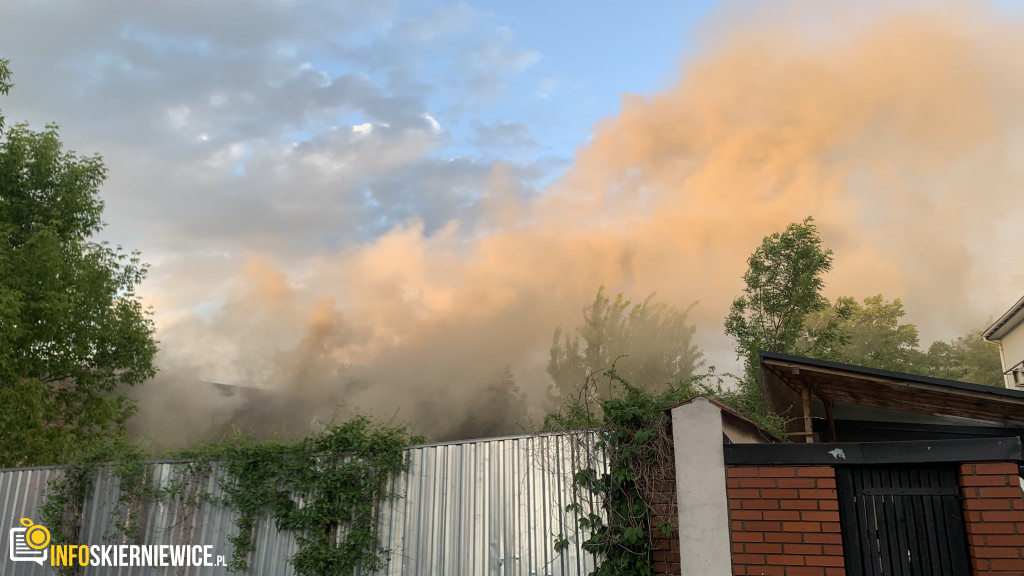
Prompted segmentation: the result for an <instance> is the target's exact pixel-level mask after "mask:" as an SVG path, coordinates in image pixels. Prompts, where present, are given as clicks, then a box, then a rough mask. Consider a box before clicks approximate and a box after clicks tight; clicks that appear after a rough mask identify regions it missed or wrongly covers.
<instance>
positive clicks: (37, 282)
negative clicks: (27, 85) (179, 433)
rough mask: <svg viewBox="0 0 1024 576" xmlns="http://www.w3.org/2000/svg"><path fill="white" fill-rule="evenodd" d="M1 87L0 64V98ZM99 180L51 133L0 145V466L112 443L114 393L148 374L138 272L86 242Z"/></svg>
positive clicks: (97, 222) (3, 70)
mask: <svg viewBox="0 0 1024 576" xmlns="http://www.w3.org/2000/svg"><path fill="white" fill-rule="evenodd" d="M8 80H9V74H8V68H7V62H6V61H0V91H2V92H4V93H6V91H7V89H8V88H9V87H10V84H9V82H8ZM0 120H2V118H0ZM105 176H106V169H105V168H104V166H103V162H102V160H101V158H100V157H99V156H90V157H80V156H77V155H75V154H74V153H73V152H68V151H66V150H64V148H63V146H62V144H61V142H60V139H59V138H58V134H57V128H56V126H52V125H51V126H47V127H46V129H45V130H44V131H42V132H33V131H31V130H29V128H28V127H27V126H26V125H24V124H16V125H13V126H11V127H10V128H9V129H8V130H7V131H6V132H5V133H4V134H3V135H2V139H0V430H3V434H2V435H0V466H15V465H31V464H49V463H55V462H60V461H62V460H64V459H66V458H70V457H72V456H74V455H75V454H76V453H77V452H79V451H81V450H84V449H87V448H88V447H89V446H90V445H91V444H92V443H95V442H99V441H102V440H103V439H105V438H107V437H109V436H110V435H112V434H115V433H117V432H118V431H119V430H121V429H122V428H123V426H124V423H125V422H126V420H127V419H128V418H129V417H130V416H131V415H132V414H133V413H134V404H133V402H132V401H131V400H130V399H129V398H128V397H127V396H126V395H125V394H124V393H123V390H124V387H130V386H134V385H137V384H139V383H141V382H143V381H144V380H146V379H148V378H150V377H152V376H153V375H154V373H155V369H154V366H153V358H154V355H155V353H156V343H155V341H154V339H153V322H152V320H151V319H150V316H149V314H148V313H147V311H146V310H144V309H143V306H142V304H141V303H140V301H139V299H138V297H137V296H136V294H135V292H134V290H135V287H136V286H137V285H138V284H139V283H140V282H141V281H142V279H143V277H144V276H145V273H146V266H145V265H144V264H142V263H141V262H140V261H139V259H138V255H137V254H136V253H125V252H123V251H122V250H121V249H120V248H112V247H110V246H108V245H107V244H105V243H99V242H96V241H95V240H94V239H93V237H94V236H95V234H96V233H97V232H99V231H100V230H101V229H102V227H103V222H102V220H101V216H102V212H103V201H102V200H101V199H100V197H99V187H100V185H101V184H102V182H103V181H104V179H105Z"/></svg>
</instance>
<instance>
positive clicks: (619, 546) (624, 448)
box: [545, 367, 785, 576]
mask: <svg viewBox="0 0 1024 576" xmlns="http://www.w3.org/2000/svg"><path fill="white" fill-rule="evenodd" d="M601 376H602V377H604V378H607V379H608V386H607V387H606V388H605V389H610V390H612V396H611V397H610V398H606V399H603V400H601V399H596V398H594V396H593V391H594V390H596V389H598V387H596V386H593V385H592V383H593V380H594V378H595V375H591V376H588V378H587V381H586V382H585V383H584V385H583V386H582V387H581V389H580V390H579V391H578V394H577V395H575V396H573V397H570V398H569V399H567V401H566V403H565V404H564V405H563V407H562V410H560V411H559V412H558V413H555V414H551V415H549V416H548V417H547V418H546V419H545V428H546V429H549V430H557V429H580V428H588V429H592V428H596V429H597V430H598V432H597V441H596V442H595V445H594V447H595V448H596V449H597V450H600V451H602V452H604V454H605V461H606V462H607V468H600V467H597V466H592V465H591V466H584V467H581V468H580V469H578V470H575V471H574V473H573V483H574V485H575V487H576V488H577V491H576V493H577V498H576V500H575V501H573V502H571V503H570V504H568V505H567V506H566V512H569V513H571V514H572V515H573V516H574V517H575V518H576V524H577V527H578V528H579V529H580V530H581V532H582V533H583V534H585V535H587V536H586V539H585V540H584V541H583V542H582V544H581V547H582V548H583V550H584V551H586V552H589V553H591V554H594V555H595V557H596V558H597V566H596V568H595V569H594V571H593V572H592V573H591V574H592V576H652V575H653V574H654V554H653V551H654V546H653V543H654V539H655V538H657V537H658V536H659V535H662V536H666V537H669V536H672V534H673V532H674V530H675V528H674V526H673V525H672V524H670V523H667V522H664V521H660V520H658V521H656V520H655V518H656V517H657V515H656V514H655V501H656V500H657V498H656V497H655V493H656V492H658V488H659V487H661V486H664V485H665V484H666V483H670V482H672V478H673V473H674V463H673V453H672V438H671V435H670V432H669V423H670V420H669V417H668V415H667V414H666V413H665V411H666V410H667V409H668V408H670V407H671V406H673V405H675V404H677V403H679V402H682V401H684V400H689V399H690V398H693V397H695V396H710V397H714V398H717V399H719V400H720V401H722V402H724V403H726V404H727V405H730V406H732V407H734V408H737V409H738V408H740V407H742V406H745V405H746V403H745V402H744V398H743V397H742V396H740V393H737V392H731V391H729V390H726V389H725V388H724V387H723V381H722V378H719V377H717V376H716V375H715V374H714V372H713V371H712V372H711V373H709V374H704V375H700V376H696V377H693V378H690V379H687V380H685V381H683V382H681V383H679V384H677V385H675V386H671V387H669V388H668V389H667V390H665V391H662V392H652V391H649V390H645V389H643V388H640V387H637V386H633V385H631V384H630V383H629V382H626V381H625V380H624V379H623V378H622V377H620V376H619V374H617V373H616V372H615V370H614V367H613V368H612V369H611V370H608V371H606V372H604V373H603V374H602V375H601ZM597 407H599V408H600V413H596V410H594V408H597ZM746 415H747V416H748V417H750V418H751V419H752V420H754V421H755V422H757V423H758V424H759V425H761V426H762V427H763V428H765V429H767V430H768V431H769V432H772V433H773V434H775V435H776V436H779V437H785V435H784V431H783V428H784V426H783V425H784V422H783V421H782V420H781V419H780V418H778V417H776V416H774V415H768V416H764V415H762V414H757V413H755V414H746ZM595 498H596V499H597V500H598V501H599V502H600V507H599V509H596V510H595V509H592V508H591V507H590V506H589V503H590V502H593V500H594V499H595ZM554 547H555V551H556V552H562V551H564V550H566V549H567V548H568V547H569V540H568V538H567V537H566V536H565V535H560V536H558V537H557V538H556V539H555V544H554Z"/></svg>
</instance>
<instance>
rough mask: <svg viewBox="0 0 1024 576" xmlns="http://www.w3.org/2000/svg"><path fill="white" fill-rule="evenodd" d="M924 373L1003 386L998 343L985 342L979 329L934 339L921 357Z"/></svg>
mask: <svg viewBox="0 0 1024 576" xmlns="http://www.w3.org/2000/svg"><path fill="white" fill-rule="evenodd" d="M924 363H925V366H926V367H927V371H926V372H925V374H927V375H928V376H934V377H936V378H947V379H949V380H959V381H961V382H973V383H975V384H985V385H988V386H998V387H1000V388H1001V387H1003V386H1004V385H1005V383H1004V381H1003V368H1002V363H1001V362H1000V360H999V347H998V346H996V345H995V344H992V343H991V342H986V341H985V340H984V339H983V338H982V337H981V330H974V331H972V332H968V333H967V334H965V335H963V336H960V337H958V338H956V339H955V340H952V341H950V342H942V341H941V340H936V341H935V342H933V343H932V345H931V346H930V347H929V348H928V352H927V353H926V354H925V358H924Z"/></svg>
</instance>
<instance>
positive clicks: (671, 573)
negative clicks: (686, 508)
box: [651, 473, 682, 576]
mask: <svg viewBox="0 0 1024 576" xmlns="http://www.w3.org/2000/svg"><path fill="white" fill-rule="evenodd" d="M654 488H655V492H654V494H652V495H651V506H652V507H653V508H654V514H653V515H652V518H651V530H652V532H653V534H652V535H651V540H652V542H651V545H652V548H653V550H654V574H655V576H681V575H682V568H681V566H680V564H679V534H678V533H679V511H678V508H677V507H676V478H675V474H674V473H673V474H672V475H671V477H670V478H667V479H666V480H665V481H664V482H659V483H658V484H657V485H656V486H655V487H654ZM662 522H664V523H665V524H668V525H669V526H671V527H672V531H671V532H670V533H669V535H668V536H666V535H665V534H664V532H662V531H661V530H660V529H659V528H658V526H659V525H660V524H661V523H662Z"/></svg>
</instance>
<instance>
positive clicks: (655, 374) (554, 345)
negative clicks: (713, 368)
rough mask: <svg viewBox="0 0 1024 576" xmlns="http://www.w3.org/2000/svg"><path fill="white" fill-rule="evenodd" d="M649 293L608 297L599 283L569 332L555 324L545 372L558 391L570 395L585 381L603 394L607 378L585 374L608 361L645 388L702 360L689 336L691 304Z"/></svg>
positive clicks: (689, 372) (673, 379) (671, 380)
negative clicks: (639, 297)
mask: <svg viewBox="0 0 1024 576" xmlns="http://www.w3.org/2000/svg"><path fill="white" fill-rule="evenodd" d="M654 296H655V295H654V294H651V295H650V296H648V297H647V298H646V299H645V300H644V301H643V302H641V303H639V304H633V303H632V302H631V301H630V300H628V299H626V298H625V296H623V295H622V294H621V293H620V294H618V295H617V296H616V297H615V300H614V301H613V300H611V299H609V298H608V295H607V294H606V293H605V289H604V286H602V287H601V288H599V289H598V291H597V296H596V297H595V298H594V301H593V302H592V303H591V304H590V305H589V306H587V307H585V308H584V309H583V324H581V325H579V326H578V327H577V328H576V331H575V333H573V334H563V332H562V329H561V327H559V328H556V329H555V332H554V336H553V337H552V342H551V350H550V356H549V361H548V374H550V375H551V378H552V379H553V380H554V382H555V389H556V391H557V393H558V396H560V397H562V398H565V397H568V396H571V395H573V394H575V393H576V392H577V391H578V389H579V388H580V387H582V386H584V385H586V384H587V383H588V382H589V383H591V384H593V385H594V386H595V387H596V389H595V390H594V392H595V393H597V394H598V396H599V397H600V398H609V397H610V395H611V394H610V390H609V388H610V386H611V384H610V383H609V382H610V380H609V379H607V378H588V376H590V375H593V374H599V373H601V372H603V371H605V370H608V369H610V368H612V367H613V366H614V368H615V370H616V372H617V373H618V375H619V376H620V377H621V378H622V379H623V380H625V381H626V382H629V383H630V384H632V385H634V386H638V387H641V388H645V389H648V390H659V389H661V388H663V387H665V386H666V385H669V384H676V383H678V382H680V381H682V380H685V379H687V378H689V377H691V376H693V374H694V372H695V371H696V370H697V369H698V368H700V367H701V366H703V364H704V361H703V353H702V352H701V351H700V350H699V349H698V348H697V346H696V344H694V342H693V335H694V333H695V332H696V327H695V326H694V325H693V324H691V323H690V322H689V321H688V319H687V316H688V314H689V311H690V310H691V309H692V308H693V306H690V308H687V309H686V310H678V309H676V308H673V307H672V306H669V305H667V304H665V303H662V302H656V301H655V300H654Z"/></svg>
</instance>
